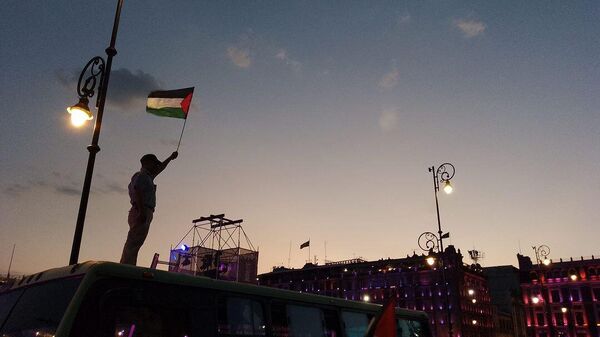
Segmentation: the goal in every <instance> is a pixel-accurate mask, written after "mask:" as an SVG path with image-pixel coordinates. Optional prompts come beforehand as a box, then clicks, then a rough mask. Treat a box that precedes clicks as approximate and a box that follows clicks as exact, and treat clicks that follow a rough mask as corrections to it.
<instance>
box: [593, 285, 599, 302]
mask: <svg viewBox="0 0 600 337" xmlns="http://www.w3.org/2000/svg"><path fill="white" fill-rule="evenodd" d="M592 292H593V293H594V301H600V288H594V289H592Z"/></svg>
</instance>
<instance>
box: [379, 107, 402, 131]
mask: <svg viewBox="0 0 600 337" xmlns="http://www.w3.org/2000/svg"><path fill="white" fill-rule="evenodd" d="M397 125H398V109H384V110H383V111H381V114H380V115H379V127H380V128H381V131H383V132H390V131H392V130H394V129H395V128H396V126H397Z"/></svg>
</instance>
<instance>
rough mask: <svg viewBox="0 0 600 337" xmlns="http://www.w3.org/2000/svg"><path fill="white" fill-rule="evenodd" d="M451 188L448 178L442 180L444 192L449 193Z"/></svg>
mask: <svg viewBox="0 0 600 337" xmlns="http://www.w3.org/2000/svg"><path fill="white" fill-rule="evenodd" d="M453 190H454V188H453V187H452V184H450V180H446V181H444V192H446V194H450V193H452V191H453Z"/></svg>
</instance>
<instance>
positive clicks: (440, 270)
mask: <svg viewBox="0 0 600 337" xmlns="http://www.w3.org/2000/svg"><path fill="white" fill-rule="evenodd" d="M435 257H436V262H435V263H434V264H433V265H429V264H428V263H427V261H426V256H425V255H416V254H413V255H412V256H407V257H406V258H401V259H381V260H378V261H364V260H360V259H354V260H347V261H339V262H331V263H326V264H325V265H315V264H311V263H308V264H306V265H305V266H304V267H303V268H301V269H289V268H285V267H278V268H273V271H272V272H270V273H266V274H262V275H259V276H258V283H259V284H260V285H263V286H269V287H275V288H282V289H289V290H294V291H300V292H309V293H315V294H320V295H324V296H332V297H339V298H345V299H348V300H355V301H370V302H375V303H384V302H385V301H386V300H387V299H388V298H390V297H396V300H397V303H398V306H399V307H402V308H408V309H415V310H422V311H425V312H427V313H428V314H429V317H430V320H431V327H432V329H433V330H434V331H435V336H436V337H446V336H448V313H450V315H451V319H452V330H453V336H454V337H492V336H496V333H495V330H496V321H497V320H496V319H495V309H494V307H493V306H492V304H491V300H490V293H489V289H488V285H487V281H486V278H485V276H484V274H483V273H482V269H481V267H480V266H479V265H471V266H469V265H466V264H464V263H463V256H462V254H461V252H460V250H458V251H456V249H455V248H454V246H449V247H447V248H446V250H445V252H444V253H443V254H441V255H440V254H435ZM444 279H445V280H446V281H447V284H445V282H444ZM446 292H447V294H446ZM448 302H449V303H448Z"/></svg>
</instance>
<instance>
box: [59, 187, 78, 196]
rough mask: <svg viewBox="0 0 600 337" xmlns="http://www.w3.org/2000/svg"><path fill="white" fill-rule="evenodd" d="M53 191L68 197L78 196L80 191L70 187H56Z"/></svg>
mask: <svg viewBox="0 0 600 337" xmlns="http://www.w3.org/2000/svg"><path fill="white" fill-rule="evenodd" d="M54 189H55V191H56V192H58V193H59V194H64V195H68V196H80V195H81V190H79V189H77V188H75V187H71V186H56V187H55V188H54Z"/></svg>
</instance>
